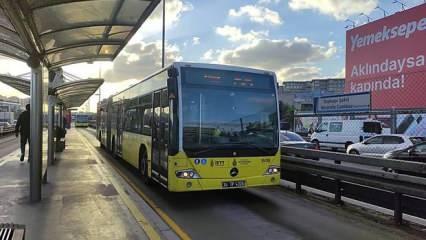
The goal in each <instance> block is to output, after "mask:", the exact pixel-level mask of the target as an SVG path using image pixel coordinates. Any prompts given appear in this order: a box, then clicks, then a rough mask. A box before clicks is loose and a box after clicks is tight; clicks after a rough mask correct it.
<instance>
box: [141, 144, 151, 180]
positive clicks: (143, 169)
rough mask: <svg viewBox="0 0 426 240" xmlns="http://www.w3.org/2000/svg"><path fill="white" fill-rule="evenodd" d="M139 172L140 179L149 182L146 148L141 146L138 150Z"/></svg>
mask: <svg viewBox="0 0 426 240" xmlns="http://www.w3.org/2000/svg"><path fill="white" fill-rule="evenodd" d="M139 172H140V173H141V176H142V180H143V181H144V182H145V183H146V184H149V183H150V178H149V176H148V155H147V153H146V150H145V149H143V148H141V150H140V151H139Z"/></svg>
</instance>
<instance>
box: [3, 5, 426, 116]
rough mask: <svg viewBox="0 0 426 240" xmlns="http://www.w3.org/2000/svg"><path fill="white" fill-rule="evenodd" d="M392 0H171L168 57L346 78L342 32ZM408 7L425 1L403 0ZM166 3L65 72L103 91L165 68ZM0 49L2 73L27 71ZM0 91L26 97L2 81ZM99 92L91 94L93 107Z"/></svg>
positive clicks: (392, 8)
mask: <svg viewBox="0 0 426 240" xmlns="http://www.w3.org/2000/svg"><path fill="white" fill-rule="evenodd" d="M393 2H394V1H393V0H287V1H286V0H232V1H230V0H215V1H211V0H166V62H167V63H171V62H173V61H189V62H206V63H221V64H232V65H240V66H249V67H255V68H260V69H266V70H272V71H275V72H276V74H277V77H278V80H279V81H280V82H282V81H292V80H297V81H298V80H301V81H303V80H311V79H312V78H327V77H344V65H345V32H346V30H347V28H348V27H350V26H349V25H350V23H349V22H348V21H346V20H347V19H350V20H352V21H354V22H355V24H356V25H357V26H358V25H362V24H365V23H366V22H367V17H366V16H365V15H361V14H362V13H363V14H366V15H368V16H369V17H370V18H371V19H370V20H371V21H374V20H377V19H380V18H382V17H383V11H382V10H380V9H377V7H380V8H382V9H385V10H386V12H387V15H390V14H393V13H395V12H398V11H401V9H402V6H401V4H399V3H393ZM400 2H402V3H404V4H405V6H404V7H405V8H406V9H408V8H411V7H414V6H417V5H419V4H422V3H424V1H423V0H401V1H400ZM161 5H162V4H160V5H159V6H158V7H157V9H156V10H155V11H154V12H153V14H152V15H151V16H150V18H149V19H148V20H147V21H146V22H145V23H144V24H143V25H142V26H141V28H140V29H139V30H138V32H137V33H136V34H135V35H134V36H133V38H132V39H131V40H130V42H129V43H128V45H127V46H126V47H125V48H124V49H123V50H122V52H121V53H120V54H119V55H118V56H117V58H116V59H115V60H114V61H113V62H95V63H92V64H84V63H83V64H75V65H70V66H66V67H64V71H66V72H69V73H71V74H74V75H76V76H79V77H81V78H88V77H92V78H95V77H99V76H101V77H103V78H104V79H105V83H104V85H103V86H102V87H101V98H106V97H108V96H109V95H111V94H114V93H115V92H118V91H121V90H123V89H125V88H127V87H129V86H130V85H132V84H135V83H137V82H138V81H140V80H142V79H143V78H144V77H145V76H147V75H149V74H151V73H153V72H155V71H156V70H158V69H160V67H161V19H162V18H161V17H162V16H161ZM29 71H30V70H29V68H28V67H27V66H26V64H25V63H22V62H19V61H15V60H10V59H8V58H6V57H1V56H0V73H3V74H11V75H18V74H22V73H25V72H29ZM0 95H5V96H18V97H23V96H24V95H23V94H20V93H19V92H17V91H16V90H13V89H12V88H10V87H7V86H5V85H4V84H2V83H0ZM97 99H98V96H93V97H92V98H91V100H90V106H91V110H92V111H95V109H96V108H95V107H94V106H95V104H96V102H97Z"/></svg>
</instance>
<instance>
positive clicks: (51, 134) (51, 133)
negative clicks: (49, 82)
mask: <svg viewBox="0 0 426 240" xmlns="http://www.w3.org/2000/svg"><path fill="white" fill-rule="evenodd" d="M55 104H56V99H55V97H54V96H49V109H48V117H49V120H48V128H47V132H48V134H47V135H48V137H47V142H48V143H47V151H48V152H47V162H48V163H49V165H53V162H54V161H55V142H54V139H55V129H54V126H55Z"/></svg>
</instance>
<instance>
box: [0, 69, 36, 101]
mask: <svg viewBox="0 0 426 240" xmlns="http://www.w3.org/2000/svg"><path fill="white" fill-rule="evenodd" d="M0 82H3V83H5V84H7V85H9V86H11V87H13V88H15V89H16V90H18V91H20V92H21V93H23V94H26V95H28V96H29V95H30V81H29V80H28V79H25V78H20V77H13V76H10V75H4V74H0Z"/></svg>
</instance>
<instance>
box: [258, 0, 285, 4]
mask: <svg viewBox="0 0 426 240" xmlns="http://www.w3.org/2000/svg"><path fill="white" fill-rule="evenodd" d="M280 2H281V0H259V1H257V4H265V5H266V4H271V3H275V4H278V3H280Z"/></svg>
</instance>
